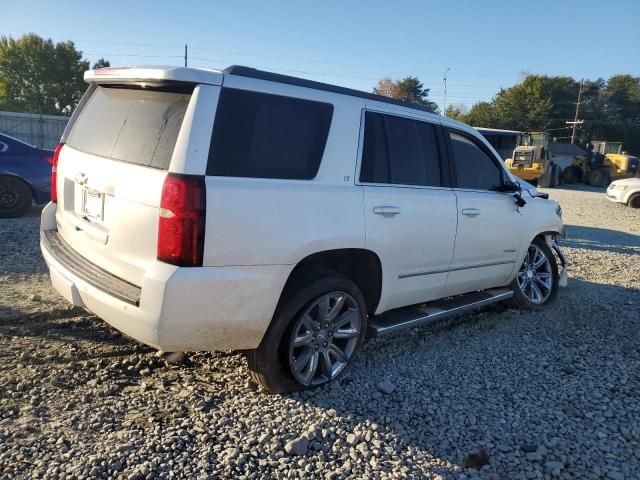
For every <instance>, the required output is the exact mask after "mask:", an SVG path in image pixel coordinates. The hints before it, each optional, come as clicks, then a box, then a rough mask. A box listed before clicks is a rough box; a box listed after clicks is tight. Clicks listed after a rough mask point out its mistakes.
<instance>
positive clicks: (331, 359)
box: [247, 274, 367, 393]
mask: <svg viewBox="0 0 640 480" xmlns="http://www.w3.org/2000/svg"><path fill="white" fill-rule="evenodd" d="M302 278H303V279H304V280H302V281H299V282H293V283H294V284H298V285H299V287H298V289H297V291H292V288H289V289H288V290H289V292H285V294H283V295H284V297H283V299H282V300H281V302H280V304H279V305H278V308H277V310H276V313H275V315H274V318H273V320H272V322H271V325H270V326H269V329H268V330H267V333H266V334H265V336H264V338H263V339H262V342H261V343H260V345H259V347H258V348H257V349H255V350H252V351H249V352H248V353H247V363H248V366H249V371H250V372H251V376H252V378H253V380H254V381H255V382H256V383H258V384H259V385H261V386H262V387H264V388H265V389H267V390H269V391H271V392H273V393H285V392H289V391H293V390H302V389H305V388H312V387H317V386H320V385H323V384H326V383H328V382H330V381H332V380H334V379H336V378H337V377H338V376H339V375H340V374H341V373H342V372H343V371H344V370H345V369H346V368H347V367H348V366H349V364H350V363H351V361H352V359H353V357H354V356H355V354H356V352H357V350H358V348H359V347H360V344H361V343H362V340H363V339H364V336H365V333H366V328H367V316H366V307H365V301H364V298H363V296H362V294H361V293H360V290H359V289H358V287H357V286H356V285H355V284H354V283H353V282H351V281H350V280H348V279H347V278H345V277H342V276H339V275H334V274H330V275H326V276H321V277H319V278H318V277H316V278H313V277H311V278H309V277H302Z"/></svg>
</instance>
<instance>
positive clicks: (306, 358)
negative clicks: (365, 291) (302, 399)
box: [289, 292, 362, 386]
mask: <svg viewBox="0 0 640 480" xmlns="http://www.w3.org/2000/svg"><path fill="white" fill-rule="evenodd" d="M361 329H362V320H361V313H360V308H359V307H358V303H357V302H356V300H355V299H354V298H353V297H352V296H351V295H349V294H348V293H345V292H332V293H327V294H325V295H322V296H321V297H319V298H317V299H316V300H314V301H313V302H311V304H310V305H309V307H307V308H306V310H305V311H304V312H303V313H302V315H300V317H299V318H298V319H297V320H296V323H295V325H294V327H293V331H292V333H291V338H290V340H289V365H290V366H291V372H292V373H293V376H294V378H295V379H296V380H297V381H298V382H300V383H301V384H302V385H305V386H308V385H320V384H323V383H326V382H329V381H331V380H333V379H334V378H335V377H337V376H338V375H339V374H340V372H342V370H344V368H345V367H346V366H347V364H348V363H349V360H350V359H351V357H352V356H353V354H354V352H355V349H356V346H357V344H358V339H359V338H360V332H361Z"/></svg>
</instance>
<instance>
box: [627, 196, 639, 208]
mask: <svg viewBox="0 0 640 480" xmlns="http://www.w3.org/2000/svg"><path fill="white" fill-rule="evenodd" d="M627 205H629V206H630V207H631V208H640V194H636V195H634V196H632V197H631V198H629V201H628V202H627Z"/></svg>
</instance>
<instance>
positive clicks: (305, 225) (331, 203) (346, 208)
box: [203, 76, 365, 266]
mask: <svg viewBox="0 0 640 480" xmlns="http://www.w3.org/2000/svg"><path fill="white" fill-rule="evenodd" d="M224 85H225V86H229V87H233V88H244V89H250V90H253V91H262V92H265V93H273V94H277V95H286V96H290V97H296V98H304V99H309V100H317V101H322V102H328V103H332V104H333V107H334V110H333V118H332V123H331V128H330V130H329V136H328V139H327V144H326V147H325V150H324V155H323V159H322V162H321V164H320V168H319V170H318V173H317V175H316V177H315V178H314V179H313V180H280V179H258V178H232V177H215V176H207V177H206V186H207V219H206V227H205V251H204V265H205V266H223V265H276V264H280V265H291V264H295V263H297V262H299V261H300V260H302V259H303V258H305V257H306V256H308V255H310V254H313V253H316V252H319V251H324V250H332V249H338V248H362V247H363V246H364V229H365V225H364V212H363V191H362V189H361V188H360V187H358V186H356V185H355V184H354V175H355V165H356V157H357V149H358V135H359V131H360V112H361V110H362V108H363V101H362V100H361V99H356V98H353V97H347V96H342V95H336V94H332V93H329V92H322V91H316V90H311V89H307V88H303V87H294V86H291V85H283V84H277V83H272V82H266V81H262V80H255V79H247V78H244V77H233V76H227V77H225V82H224ZM203 170H204V166H203Z"/></svg>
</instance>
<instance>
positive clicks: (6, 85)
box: [0, 33, 109, 115]
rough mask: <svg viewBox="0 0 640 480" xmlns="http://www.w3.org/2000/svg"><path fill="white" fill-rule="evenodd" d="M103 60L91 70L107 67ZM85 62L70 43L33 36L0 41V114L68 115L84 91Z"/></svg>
mask: <svg viewBox="0 0 640 480" xmlns="http://www.w3.org/2000/svg"><path fill="white" fill-rule="evenodd" d="M108 66H109V62H108V61H107V60H105V59H103V58H101V59H100V60H98V61H97V62H96V63H94V64H93V68H101V67H108ZM88 69H89V61H87V60H85V59H83V58H82V52H81V51H79V50H77V49H76V47H75V45H74V43H73V42H59V43H54V42H53V41H52V40H51V39H44V38H42V37H39V36H38V35H35V34H33V33H31V34H28V35H24V36H22V37H20V38H18V39H14V38H11V37H6V36H4V35H3V36H1V37H0V110H6V111H10V112H23V113H42V114H48V115H71V113H72V112H73V109H74V108H75V107H76V105H77V104H78V102H79V101H80V98H81V97H82V94H83V93H84V91H85V90H86V89H87V84H86V83H85V82H84V80H83V75H84V72H85V71H86V70H88Z"/></svg>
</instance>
